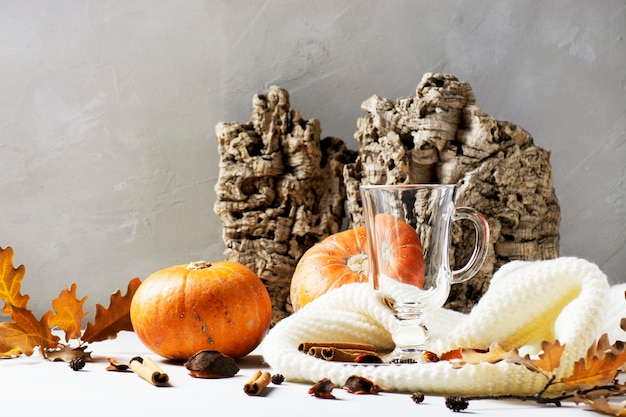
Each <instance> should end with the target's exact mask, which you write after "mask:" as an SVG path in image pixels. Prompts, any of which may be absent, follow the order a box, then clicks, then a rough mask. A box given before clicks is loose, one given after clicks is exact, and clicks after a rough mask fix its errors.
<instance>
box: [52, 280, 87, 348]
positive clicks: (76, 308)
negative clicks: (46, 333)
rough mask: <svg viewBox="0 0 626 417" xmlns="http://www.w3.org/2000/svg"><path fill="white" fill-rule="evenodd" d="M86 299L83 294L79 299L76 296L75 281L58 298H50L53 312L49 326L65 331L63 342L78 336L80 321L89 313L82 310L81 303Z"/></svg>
mask: <svg viewBox="0 0 626 417" xmlns="http://www.w3.org/2000/svg"><path fill="white" fill-rule="evenodd" d="M85 300H87V296H84V297H83V298H81V299H80V300H78V298H76V283H73V284H72V286H71V288H70V289H69V290H68V289H67V288H65V289H64V290H63V291H61V293H60V294H59V297H58V298H55V299H54V300H52V307H53V308H54V311H55V314H54V315H53V316H52V317H50V323H49V324H50V326H56V327H58V328H60V329H61V330H63V331H64V332H65V342H69V340H70V339H78V338H80V335H81V331H82V321H83V319H84V318H85V316H86V315H87V314H89V313H86V312H83V304H84V303H85Z"/></svg>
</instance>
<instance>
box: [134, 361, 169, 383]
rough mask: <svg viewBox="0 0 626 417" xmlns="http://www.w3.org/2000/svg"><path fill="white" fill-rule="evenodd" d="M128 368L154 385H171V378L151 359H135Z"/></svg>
mask: <svg viewBox="0 0 626 417" xmlns="http://www.w3.org/2000/svg"><path fill="white" fill-rule="evenodd" d="M128 367H129V368H130V369H131V370H132V371H133V372H134V373H136V374H137V375H139V376H140V377H142V378H143V379H145V380H146V381H148V382H149V383H151V384H152V385H155V386H158V387H162V386H166V385H168V383H169V376H168V375H167V374H166V373H165V372H163V370H162V369H161V368H160V367H159V365H157V363H156V362H155V361H154V360H152V359H150V358H143V359H142V358H133V359H131V360H130V362H129V363H128Z"/></svg>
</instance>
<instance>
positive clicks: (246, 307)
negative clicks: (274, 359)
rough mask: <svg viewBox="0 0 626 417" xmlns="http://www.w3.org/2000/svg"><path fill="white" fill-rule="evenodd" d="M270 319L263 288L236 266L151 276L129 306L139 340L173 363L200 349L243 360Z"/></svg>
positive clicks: (200, 265) (180, 268) (194, 266)
mask: <svg viewBox="0 0 626 417" xmlns="http://www.w3.org/2000/svg"><path fill="white" fill-rule="evenodd" d="M271 318H272V302H271V300H270V296H269V293H268V291H267V289H266V288H265V285H264V284H263V282H262V281H261V280H260V279H259V277H258V276H257V275H256V274H255V273H254V272H253V271H251V270H250V269H248V268H247V267H246V266H244V265H241V264H239V263H236V262H215V263H206V262H194V263H191V264H189V265H176V266H172V267H170V268H166V269H163V270H160V271H157V272H155V273H153V274H152V275H150V276H149V277H147V278H146V279H145V280H144V281H143V282H142V283H141V285H140V286H139V288H138V289H137V291H136V292H135V295H134V296H133V299H132V301H131V306H130V319H131V322H132V324H133V328H134V330H135V333H136V334H137V336H138V337H139V339H140V340H141V341H142V342H143V344H144V345H145V346H146V347H147V348H149V349H150V350H152V351H153V352H155V353H156V354H158V355H160V356H163V357H165V358H168V359H172V360H174V361H186V360H187V359H188V358H189V357H191V356H192V355H193V354H195V353H197V352H199V351H201V350H205V349H210V350H217V351H219V352H221V353H222V354H224V355H226V356H230V357H232V358H239V357H242V356H245V355H247V354H248V353H250V352H251V351H252V350H254V348H256V347H257V346H258V345H259V344H260V343H261V341H262V340H263V338H264V337H265V334H266V333H267V331H268V329H269V327H270V321H271Z"/></svg>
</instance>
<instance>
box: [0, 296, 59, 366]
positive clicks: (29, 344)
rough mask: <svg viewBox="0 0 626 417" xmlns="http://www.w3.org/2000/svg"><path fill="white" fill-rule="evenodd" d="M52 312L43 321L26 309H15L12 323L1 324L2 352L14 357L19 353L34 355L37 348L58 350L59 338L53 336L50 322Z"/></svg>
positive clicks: (46, 314)
mask: <svg viewBox="0 0 626 417" xmlns="http://www.w3.org/2000/svg"><path fill="white" fill-rule="evenodd" d="M51 314H52V312H50V311H48V312H46V313H45V314H44V315H43V317H42V318H41V320H37V319H36V318H35V316H34V315H33V313H32V312H31V311H30V310H28V309H25V308H21V307H15V306H14V307H13V308H12V311H11V315H12V317H13V320H14V321H12V322H4V323H0V340H1V341H2V342H1V343H0V350H1V351H2V352H1V353H3V354H4V355H5V356H14V355H15V354H16V352H17V351H19V352H21V353H23V354H24V355H26V356H30V355H32V354H33V352H34V350H35V347H37V346H39V347H40V348H49V349H52V348H56V347H57V346H58V344H59V337H58V336H55V335H53V334H52V331H51V330H50V325H49V324H48V321H49V319H50V315H51Z"/></svg>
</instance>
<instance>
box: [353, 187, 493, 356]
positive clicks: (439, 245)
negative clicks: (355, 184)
mask: <svg viewBox="0 0 626 417" xmlns="http://www.w3.org/2000/svg"><path fill="white" fill-rule="evenodd" d="M455 190H456V186H455V185H443V184H403V185H362V186H361V187H360V191H361V197H362V200H363V214H364V219H365V227H366V231H367V253H368V262H369V281H370V283H371V286H372V289H373V290H374V291H375V294H376V296H377V298H378V300H379V301H380V302H381V303H383V304H384V305H385V306H387V307H389V308H390V309H391V310H392V311H393V314H394V316H395V317H396V319H397V326H396V328H395V330H394V331H393V332H392V339H393V341H394V343H395V345H396V347H395V350H394V351H393V352H391V354H390V355H388V357H387V358H386V361H387V362H398V363H407V362H409V363H411V362H420V361H421V360H422V356H423V352H424V350H425V348H426V341H427V339H428V329H427V328H426V326H425V324H424V321H423V315H424V313H425V312H427V311H431V310H433V309H436V308H439V307H441V306H443V304H444V303H445V302H446V300H447V298H448V296H449V294H450V286H451V285H452V284H456V283H459V282H463V281H466V280H468V279H469V278H471V277H472V276H474V275H475V274H476V273H477V272H478V270H479V269H480V268H481V266H482V264H483V263H484V261H485V258H486V256H487V249H488V242H489V226H488V224H487V221H486V219H485V217H484V216H483V215H482V214H480V213H479V212H478V211H477V210H475V209H473V208H470V207H455V205H454V194H455ZM456 220H469V221H470V222H472V223H473V225H474V229H475V236H476V237H475V245H474V250H473V253H472V256H471V257H470V259H469V260H468V261H467V263H466V264H465V265H464V266H463V267H461V268H460V269H458V270H452V269H451V267H450V238H451V237H450V234H451V226H452V222H453V221H456Z"/></svg>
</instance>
